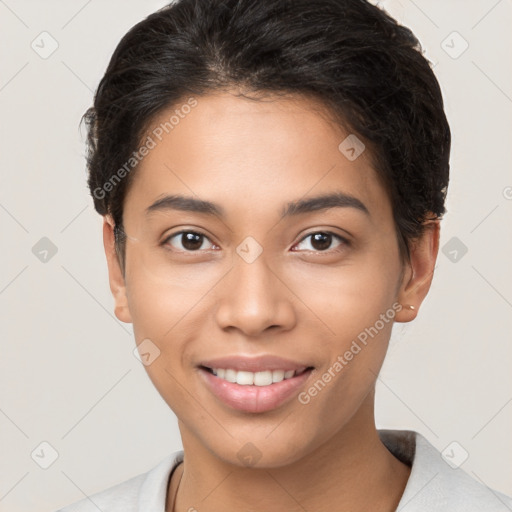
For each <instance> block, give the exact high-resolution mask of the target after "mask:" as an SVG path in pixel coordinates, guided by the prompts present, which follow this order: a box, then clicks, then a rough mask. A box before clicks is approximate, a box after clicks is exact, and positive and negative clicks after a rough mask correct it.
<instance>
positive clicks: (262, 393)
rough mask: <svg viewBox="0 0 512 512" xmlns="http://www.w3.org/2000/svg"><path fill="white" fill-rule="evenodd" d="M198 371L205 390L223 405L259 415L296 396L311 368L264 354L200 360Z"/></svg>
mask: <svg viewBox="0 0 512 512" xmlns="http://www.w3.org/2000/svg"><path fill="white" fill-rule="evenodd" d="M199 369H200V372H199V373H200V375H201V377H202V379H203V382H204V383H205V385H206V387H207V388H208V389H209V391H210V392H211V393H212V394H213V395H214V396H215V397H216V398H217V399H219V400H220V401H221V402H223V404H225V405H227V406H228V407H230V408H232V409H236V410H239V411H244V412H252V413H261V412H266V411H270V410H273V409H276V408H278V407H279V406H281V405H283V404H284V403H285V402H287V401H289V400H290V399H291V398H292V397H293V396H295V395H296V394H297V393H298V392H299V391H300V388H301V387H303V385H304V383H305V382H306V380H307V379H308V378H309V376H310V375H311V372H312V371H313V369H314V368H313V367H312V366H308V365H307V364H304V363H303V362H295V361H291V360H287V359H283V358H280V357H276V356H269V355H265V356H260V357H253V358H247V357H240V356H234V357H224V358H219V359H213V360H208V361H203V362H202V363H201V364H200V365H199Z"/></svg>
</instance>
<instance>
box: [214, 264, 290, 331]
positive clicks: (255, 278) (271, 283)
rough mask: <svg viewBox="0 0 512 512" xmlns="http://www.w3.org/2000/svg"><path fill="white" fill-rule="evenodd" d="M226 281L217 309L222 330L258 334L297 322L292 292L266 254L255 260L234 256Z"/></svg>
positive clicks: (286, 328) (284, 329) (217, 317)
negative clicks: (269, 263) (272, 266)
mask: <svg viewBox="0 0 512 512" xmlns="http://www.w3.org/2000/svg"><path fill="white" fill-rule="evenodd" d="M223 281H224V282H223V283H222V288H221V289H219V290H218V292H220V294H219V295H218V304H217V310H216V320H217V323H218V325H219V326H220V327H221V328H222V329H224V330H238V331H240V332H242V333H243V334H244V335H245V336H247V337H257V336H259V335H261V334H262V333H264V332H265V331H267V330H268V331H270V330H271V329H272V330H275V331H276V332H277V331H279V330H283V331H286V330H289V329H292V328H293V326H294V325H295V323H296V312H295V308H294V307H293V303H292V300H291V299H292V297H293V293H292V292H291V291H290V290H289V289H288V288H287V286H286V283H284V282H283V279H282V278H281V277H280V276H279V275H278V272H276V271H275V270H273V269H271V268H270V267H269V266H268V262H267V261H266V260H265V257H264V256H263V254H262V255H260V257H258V258H257V259H256V260H255V261H253V262H252V263H247V262H246V261H244V260H243V259H242V258H238V257H235V259H234V263H233V267H232V269H231V271H230V272H229V273H228V275H227V276H226V279H225V280H223Z"/></svg>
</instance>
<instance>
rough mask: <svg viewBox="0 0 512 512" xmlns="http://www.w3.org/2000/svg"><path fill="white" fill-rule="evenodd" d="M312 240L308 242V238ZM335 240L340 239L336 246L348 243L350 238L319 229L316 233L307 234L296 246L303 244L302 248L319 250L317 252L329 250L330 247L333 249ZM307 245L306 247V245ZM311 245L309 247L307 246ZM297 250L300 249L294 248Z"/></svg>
mask: <svg viewBox="0 0 512 512" xmlns="http://www.w3.org/2000/svg"><path fill="white" fill-rule="evenodd" d="M308 239H309V240H310V242H309V244H306V243H305V241H306V240H308ZM333 241H338V243H337V245H336V246H335V248H336V247H339V246H342V245H348V244H349V243H348V240H345V239H344V238H342V237H341V236H339V235H335V234H334V233H329V232H325V231H317V232H316V233H310V234H309V235H307V236H305V237H304V238H303V239H302V240H301V241H300V242H299V243H298V244H297V245H296V246H295V247H299V246H301V245H302V246H303V247H302V250H306V251H317V252H327V250H329V249H333V248H332V247H331V245H332V243H333ZM304 245H306V247H304ZM307 245H309V247H307ZM294 250H295V251H297V250H300V249H294Z"/></svg>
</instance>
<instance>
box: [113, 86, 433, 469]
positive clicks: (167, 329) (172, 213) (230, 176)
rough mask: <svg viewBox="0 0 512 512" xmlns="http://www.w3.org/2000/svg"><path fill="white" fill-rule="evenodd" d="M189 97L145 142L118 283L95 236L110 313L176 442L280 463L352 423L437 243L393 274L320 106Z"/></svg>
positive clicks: (382, 226)
mask: <svg viewBox="0 0 512 512" xmlns="http://www.w3.org/2000/svg"><path fill="white" fill-rule="evenodd" d="M196 99H197V104H196V106H194V107H193V108H191V109H186V111H187V112H188V111H189V110H190V111H189V112H188V113H187V114H186V115H183V116H180V118H179V122H178V123H176V124H174V127H173V128H172V130H169V133H168V134H165V132H164V136H161V139H162V140H159V138H158V137H156V136H155V135H154V134H155V133H158V134H160V131H157V132H154V131H153V132H151V131H149V132H148V134H149V136H150V137H151V139H152V140H153V142H154V144H153V143H149V146H151V149H150V150H149V151H148V154H147V155H146V156H145V157H144V159H143V160H142V161H141V163H140V164H139V166H138V167H137V170H136V174H135V175H134V180H133V182H132V184H131V186H130V189H129V192H128V194H127V196H126V199H125V204H124V229H125V232H126V234H127V242H126V263H125V265H126V266H125V274H124V276H123V275H122V274H121V273H120V270H119V266H118V263H117V260H116V259H115V257H114V256H113V252H112V250H111V249H112V243H111V242H112V238H111V225H110V224H109V223H108V222H106V223H105V240H106V248H107V256H108V259H109V271H110V281H111V287H112V291H113V293H114V296H115V298H116V314H117V316H118V318H120V319H121V320H123V321H125V322H133V326H134V332H135V338H136V343H137V344H140V343H141V342H142V343H144V344H145V345H142V347H145V350H144V352H145V353H146V356H145V357H146V360H147V362H148V363H150V364H148V365H147V366H146V370H147V371H148V374H149V376H150V378H151V380H152V381H153V383H154V385H155V386H156V388H157V389H158V391H159V392H160V394H161V395H162V397H163V398H164V400H165V401H166V402H167V403H168V405H169V406H170V407H171V409H172V410H173V411H174V412H175V414H176V415H177V417H178V419H179V424H180V429H181V431H182V435H183V436H184V438H186V439H187V440H188V441H187V442H194V443H197V444H199V445H201V446H203V447H205V448H206V449H207V450H208V451H209V452H210V453H213V454H215V455H216V456H217V457H219V458H220V459H223V460H225V461H228V462H230V463H233V464H238V465H240V464H242V463H243V460H242V459H243V454H244V450H245V451H247V450H249V452H251V450H252V451H254V453H249V455H254V454H255V453H258V454H259V455H258V457H261V458H260V459H259V461H258V462H257V463H258V465H261V466H266V467H276V466H280V465H284V464H289V463H292V462H293V461H295V460H298V459H299V458H301V457H304V456H306V455H307V454H309V453H311V452H313V451H314V450H315V448H317V447H318V446H319V445H320V444H322V443H324V442H325V441H326V440H327V439H330V438H332V437H333V436H335V435H336V434H337V433H339V432H340V431H341V430H342V429H344V428H346V427H347V426H348V424H349V423H350V422H351V421H353V420H354V418H357V415H358V413H359V411H361V408H362V406H363V404H365V403H366V402H365V401H368V400H369V397H370V396H371V394H372V393H371V392H372V390H373V387H374V385H375V381H376V376H377V374H378V372H379V370H380V367H381V365H382V362H383V359H384V356H385V353H386V349H387V345H388V340H389V337H390V333H391V328H392V324H393V321H396V320H398V321H408V320H410V319H412V317H413V316H414V313H413V312H408V311H406V310H405V309H402V306H401V305H400V303H401V304H415V305H416V307H417V306H418V305H419V302H421V298H422V297H423V296H424V294H425V293H426V290H425V286H424V283H419V281H414V279H418V278H419V279H423V278H424V277H425V276H427V281H428V283H429V282H430V281H429V279H428V273H429V270H431V267H432V265H433V260H435V254H434V253H435V252H436V251H437V247H436V246H435V243H433V242H432V239H433V238H432V237H431V238H430V239H429V240H430V241H427V243H425V244H423V245H421V244H418V246H417V247H418V248H417V250H414V249H413V251H412V261H413V264H412V265H413V266H414V265H416V272H413V271H412V270H413V269H412V267H411V266H409V265H407V266H406V267H402V265H401V260H400V255H399V249H398V243H397V237H396V231H395V227H394V223H393V216H392V209H391V204H390V201H389V198H388V196H387V194H386V192H385V190H384V188H383V186H382V185H381V184H380V182H379V180H378V179H377V174H376V172H375V171H374V169H373V168H372V165H371V162H370V158H369V155H368V154H367V153H368V152H367V151H363V152H362V153H361V154H360V155H359V156H358V157H357V158H355V159H354V158H353V156H354V155H353V154H352V153H353V152H351V151H350V149H349V150H348V152H347V151H345V152H344V151H342V150H340V149H339V146H340V143H342V141H344V139H346V137H347V136H348V135H349V134H348V133H345V132H344V131H343V130H342V129H341V128H339V127H338V126H336V125H334V124H331V123H330V122H329V121H328V120H327V119H326V117H325V116H323V115H321V111H320V110H319V108H320V107H319V105H317V104H315V103H314V102H312V101H310V100H305V99H299V98H298V99H291V98H288V99H278V98H275V99H270V98H268V99H267V100H265V101H250V100H247V99H243V98H236V97H235V96H234V95H231V94H228V93H223V94H212V95H209V96H203V97H198V98H196ZM185 102H186V101H184V103H185ZM176 108H179V106H178V107H176V106H175V107H173V109H171V110H170V111H166V112H163V113H162V114H161V116H160V117H159V118H157V119H156V120H155V122H154V124H153V125H152V129H154V128H155V127H158V126H161V123H164V122H166V121H168V120H169V118H170V116H171V115H172V114H173V112H174V111H175V109H176ZM349 146H350V144H349ZM344 147H345V146H342V149H343V148H344ZM356 149H357V148H356ZM347 155H348V156H349V157H350V158H348V157H347ZM434 238H435V237H434ZM423 280H424V279H423ZM424 281H425V280H424ZM427 288H428V286H427ZM411 315H412V316H411ZM148 354H149V355H148ZM215 374H216V375H215ZM229 381H235V382H229ZM251 383H252V384H251ZM184 443H185V440H184ZM247 443H251V444H250V445H248V444H247ZM240 450H241V451H240ZM240 454H242V456H241V455H240Z"/></svg>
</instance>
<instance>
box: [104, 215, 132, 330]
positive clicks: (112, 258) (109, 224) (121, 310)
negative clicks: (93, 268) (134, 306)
mask: <svg viewBox="0 0 512 512" xmlns="http://www.w3.org/2000/svg"><path fill="white" fill-rule="evenodd" d="M103 247H104V249H105V256H106V258H107V266H108V280H109V284H110V291H111V292H112V296H113V297H114V303H115V308H114V313H115V315H116V317H117V318H118V319H119V320H121V322H125V323H131V322H132V318H131V314H130V309H129V307H128V299H127V295H126V284H125V277H124V275H123V271H122V269H121V265H120V262H119V258H118V255H117V252H116V246H115V237H114V221H113V219H112V218H111V217H110V216H109V215H105V216H104V217H103Z"/></svg>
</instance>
